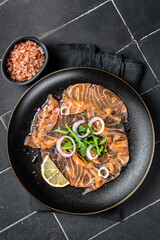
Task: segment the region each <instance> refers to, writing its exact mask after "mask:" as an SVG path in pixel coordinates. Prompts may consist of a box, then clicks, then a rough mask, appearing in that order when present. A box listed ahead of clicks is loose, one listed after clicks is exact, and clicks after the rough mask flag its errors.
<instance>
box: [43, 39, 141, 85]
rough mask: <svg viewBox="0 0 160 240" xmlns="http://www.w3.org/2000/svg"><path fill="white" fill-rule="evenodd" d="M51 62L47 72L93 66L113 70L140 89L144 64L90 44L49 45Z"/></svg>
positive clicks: (112, 71)
mask: <svg viewBox="0 0 160 240" xmlns="http://www.w3.org/2000/svg"><path fill="white" fill-rule="evenodd" d="M47 49H48V51H49V64H48V68H47V72H48V73H49V72H53V71H54V70H59V69H63V68H68V67H82V66H83V67H93V68H99V69H102V70H106V71H108V72H111V73H113V74H115V75H117V76H119V77H121V78H122V79H124V80H125V81H127V82H128V83H129V84H130V85H132V86H133V87H134V88H135V89H138V86H139V83H140V79H141V77H142V73H143V64H141V63H137V62H135V61H133V60H132V59H128V58H125V57H123V56H122V55H121V54H114V53H108V52H101V51H99V50H98V48H97V47H96V46H95V45H90V44H53V45H48V46H47Z"/></svg>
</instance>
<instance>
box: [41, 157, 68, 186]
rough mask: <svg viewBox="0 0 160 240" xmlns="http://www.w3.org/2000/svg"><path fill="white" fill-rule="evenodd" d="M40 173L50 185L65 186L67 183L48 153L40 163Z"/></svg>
mask: <svg viewBox="0 0 160 240" xmlns="http://www.w3.org/2000/svg"><path fill="white" fill-rule="evenodd" d="M41 174H42V177H43V179H44V180H45V181H46V182H47V183H48V184H49V185H51V186H52V187H65V186H67V185H68V184H69V182H68V181H67V179H66V178H65V177H64V176H63V174H62V173H61V172H60V171H59V169H58V168H57V167H56V165H55V164H54V162H53V161H52V160H51V159H50V158H49V156H48V155H47V156H46V157H45V159H44V160H43V163H42V164H41Z"/></svg>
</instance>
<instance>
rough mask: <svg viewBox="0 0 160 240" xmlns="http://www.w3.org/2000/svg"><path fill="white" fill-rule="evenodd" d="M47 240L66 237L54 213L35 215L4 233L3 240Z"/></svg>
mask: <svg viewBox="0 0 160 240" xmlns="http://www.w3.org/2000/svg"><path fill="white" fill-rule="evenodd" d="M10 239H16V240H22V239H23V240H36V239H38V240H45V239H49V240H50V239H53V240H57V239H61V240H65V239H66V238H65V236H64V234H63V232H62V231H61V228H60V226H59V225H58V223H57V221H56V219H55V217H54V215H53V213H45V212H44V213H43V214H42V213H40V212H39V213H35V214H33V215H31V216H30V217H28V218H26V219H24V220H22V221H21V222H20V223H18V224H16V225H15V226H13V227H12V228H10V229H9V230H8V231H6V232H3V233H2V235H1V240H10Z"/></svg>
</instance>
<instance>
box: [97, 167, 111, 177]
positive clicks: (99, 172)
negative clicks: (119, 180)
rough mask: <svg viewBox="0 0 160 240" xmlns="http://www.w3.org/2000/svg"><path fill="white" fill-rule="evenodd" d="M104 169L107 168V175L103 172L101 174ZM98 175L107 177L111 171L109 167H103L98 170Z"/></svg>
mask: <svg viewBox="0 0 160 240" xmlns="http://www.w3.org/2000/svg"><path fill="white" fill-rule="evenodd" d="M102 170H105V171H106V175H102V174H101V171H102ZM98 175H99V176H100V177H103V178H107V177H108V176H109V171H108V169H107V168H106V167H101V168H100V169H99V170H98Z"/></svg>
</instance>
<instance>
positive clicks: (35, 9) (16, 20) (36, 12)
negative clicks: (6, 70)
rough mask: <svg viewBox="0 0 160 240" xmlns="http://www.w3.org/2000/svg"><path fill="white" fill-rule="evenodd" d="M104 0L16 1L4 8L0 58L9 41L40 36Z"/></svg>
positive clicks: (1, 25)
mask: <svg viewBox="0 0 160 240" xmlns="http://www.w3.org/2000/svg"><path fill="white" fill-rule="evenodd" d="M102 2H103V1H102V0H95V1H92V0H88V1H87V2H86V1H85V0H81V1H80V0H78V1H75V0H70V1H64V0H54V1H43V0H37V1H33V0H24V1H21V0H15V1H8V2H7V3H6V4H4V5H3V6H2V7H1V10H0V17H1V24H0V33H1V35H0V41H1V45H0V58H1V57H2V54H3V52H4V51H5V49H6V47H7V46H8V44H9V43H10V42H12V41H13V40H14V39H15V38H17V37H19V36H22V35H26V36H27V35H28V36H31V35H34V36H40V35H42V34H44V33H45V32H48V31H49V30H51V29H56V28H57V27H60V26H62V25H63V24H65V23H66V22H68V21H71V20H72V19H74V18H76V17H78V16H80V15H81V14H83V13H84V12H87V11H89V10H90V9H92V8H94V7H95V6H97V5H99V4H100V3H102Z"/></svg>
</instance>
